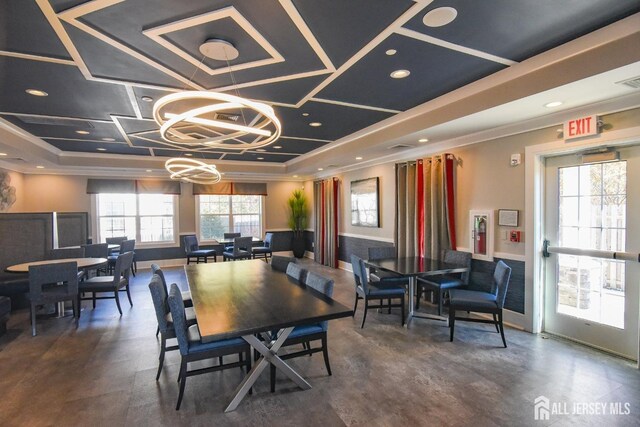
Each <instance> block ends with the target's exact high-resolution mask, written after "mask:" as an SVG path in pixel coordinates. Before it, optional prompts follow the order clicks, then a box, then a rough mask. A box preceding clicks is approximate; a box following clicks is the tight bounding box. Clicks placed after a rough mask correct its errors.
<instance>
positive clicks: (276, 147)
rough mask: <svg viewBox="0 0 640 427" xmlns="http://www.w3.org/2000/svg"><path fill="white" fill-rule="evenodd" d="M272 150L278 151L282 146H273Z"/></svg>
mask: <svg viewBox="0 0 640 427" xmlns="http://www.w3.org/2000/svg"><path fill="white" fill-rule="evenodd" d="M273 148H275V149H276V150H279V149H281V148H282V145H274V146H273Z"/></svg>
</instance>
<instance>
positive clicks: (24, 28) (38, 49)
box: [0, 0, 70, 59]
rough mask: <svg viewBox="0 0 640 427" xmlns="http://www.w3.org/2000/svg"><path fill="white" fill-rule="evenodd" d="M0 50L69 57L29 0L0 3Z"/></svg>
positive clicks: (34, 4) (9, 0)
mask: <svg viewBox="0 0 640 427" xmlns="http://www.w3.org/2000/svg"><path fill="white" fill-rule="evenodd" d="M0 50H6V51H10V52H18V53H26V54H31V55H42V56H48V57H52V58H58V59H69V58H70V56H69V53H68V52H67V50H66V49H65V48H64V46H63V44H62V43H61V42H60V40H59V39H58V37H57V36H56V34H55V32H54V31H53V29H52V28H51V25H49V22H47V19H46V18H45V17H44V15H43V14H42V11H41V10H40V8H39V7H38V6H37V5H36V3H35V2H33V1H25V0H4V1H1V2H0Z"/></svg>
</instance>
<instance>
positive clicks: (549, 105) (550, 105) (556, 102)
mask: <svg viewBox="0 0 640 427" xmlns="http://www.w3.org/2000/svg"><path fill="white" fill-rule="evenodd" d="M560 105H562V101H553V102H549V103H547V104H544V106H545V107H547V108H553V107H559V106H560Z"/></svg>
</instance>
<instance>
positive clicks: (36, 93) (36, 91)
mask: <svg viewBox="0 0 640 427" xmlns="http://www.w3.org/2000/svg"><path fill="white" fill-rule="evenodd" d="M25 92H27V93H28V94H29V95H33V96H49V94H48V93H47V92H45V91H43V90H40V89H27V90H25Z"/></svg>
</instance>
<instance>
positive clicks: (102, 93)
mask: <svg viewBox="0 0 640 427" xmlns="http://www.w3.org/2000/svg"><path fill="white" fill-rule="evenodd" d="M639 11H640V0H624V1H622V0H558V1H531V0H483V1H468V0H467V1H464V0H433V1H429V0H423V1H410V0H350V1H344V0H322V1H317V0H238V1H230V0H226V1H220V0H188V1H187V0H185V1H175V0H126V1H125V0H92V1H79V0H5V1H2V2H0V126H2V127H4V128H5V129H9V130H11V131H13V132H14V133H15V131H16V130H18V131H20V132H19V133H20V135H21V136H22V137H23V138H25V141H29V143H31V144H34V145H35V146H37V147H38V149H39V150H40V151H41V152H42V153H44V152H45V151H46V152H48V153H50V155H46V153H44V154H42V156H43V158H47V159H48V160H49V161H50V162H53V163H57V164H59V165H64V164H65V163H66V164H75V165H85V166H86V167H88V168H90V167H92V165H96V164H98V163H100V164H101V165H102V166H104V165H105V164H108V162H106V163H105V162H99V160H100V159H108V160H110V161H112V162H113V165H114V167H115V166H118V167H124V166H123V165H125V163H126V162H128V163H126V165H127V166H126V167H133V166H135V164H136V162H138V164H139V165H140V167H142V168H144V167H148V165H150V164H154V162H155V163H159V162H161V161H164V160H166V158H168V157H172V156H179V155H184V154H185V153H186V152H187V151H185V150H178V149H176V147H175V146H172V145H171V144H168V143H167V142H166V141H164V140H163V139H162V138H161V137H160V134H159V132H158V126H157V124H156V123H155V122H154V121H153V120H152V114H151V111H152V107H153V103H154V102H155V101H156V100H157V99H159V98H160V97H162V96H164V95H166V94H169V93H172V92H176V91H183V90H216V91H221V92H226V93H230V94H234V95H240V96H242V97H246V98H251V99H254V100H259V101H263V102H266V103H268V104H270V105H272V106H273V107H274V109H275V111H276V114H277V116H278V117H279V119H280V121H281V122H282V125H283V132H282V137H281V138H280V139H279V140H278V141H276V142H275V143H273V144H271V145H270V146H268V147H265V148H264V149H261V150H245V151H238V150H224V149H219V148H216V149H205V150H197V151H193V152H191V153H189V154H191V155H192V156H194V157H200V158H205V159H212V160H215V161H216V164H218V165H219V168H220V167H221V166H220V165H225V164H228V165H235V168H236V170H241V169H242V166H238V165H239V164H240V165H241V164H242V163H238V162H244V163H245V164H246V165H247V168H254V169H255V171H257V172H259V171H260V170H263V171H264V170H266V169H265V168H268V167H269V166H270V165H272V166H273V165H277V166H278V167H279V169H278V170H280V171H282V170H283V167H284V168H287V166H289V165H293V164H298V163H300V162H301V161H303V160H307V161H311V162H312V161H313V160H312V159H313V156H314V155H315V153H318V152H324V151H325V150H323V149H330V148H331V147H333V146H335V145H336V141H337V142H338V143H339V142H340V141H342V140H345V139H348V138H350V137H353V136H354V135H357V134H358V133H362V132H363V131H366V130H367V129H369V128H371V127H372V126H374V125H376V124H380V123H381V122H382V123H390V122H393V121H394V120H396V119H402V118H403V117H404V115H405V114H406V112H407V111H408V110H411V109H415V107H418V106H420V105H424V104H425V103H429V102H431V101H434V100H438V99H439V98H440V97H443V96H444V95H446V94H449V93H451V92H454V91H456V90H459V89H460V88H462V87H465V86H467V85H469V84H473V83H474V82H478V81H480V80H482V79H484V78H486V77H487V76H492V75H499V74H496V73H500V72H503V73H504V72H505V70H508V69H510V68H513V67H517V66H518V65H519V64H522V63H523V62H525V61H527V60H530V59H531V58H534V57H536V55H540V54H542V53H544V52H547V51H549V50H550V49H553V48H556V47H558V46H561V45H563V44H565V43H567V42H569V41H571V40H574V39H576V38H579V37H581V36H584V35H585V34H588V33H591V32H593V31H595V30H598V29H600V28H603V27H605V26H607V25H609V24H612V23H615V22H617V21H620V20H622V19H624V18H626V17H629V16H630V15H633V14H636V13H638V12H639ZM208 39H222V40H225V41H227V42H229V43H231V44H232V45H233V46H234V47H235V48H236V49H237V50H238V52H239V56H238V58H236V59H233V60H230V61H216V60H213V59H209V58H204V57H203V56H202V54H201V53H200V52H199V46H200V45H201V44H202V43H203V42H205V41H206V40H208ZM635 49H637V46H636V47H635ZM398 72H399V73H398ZM394 73H395V74H394ZM398 74H399V75H400V76H403V77H402V78H394V76H395V77H398ZM29 89H35V90H37V91H42V92H44V93H46V95H47V96H35V95H32V94H29V93H27V92H26V91H27V90H29ZM41 95H42V94H41ZM312 123H316V124H318V123H319V124H320V125H319V126H310V124H312ZM22 131H24V132H22ZM188 131H189V132H191V133H193V134H198V133H201V132H203V131H202V130H201V129H198V127H197V126H193V129H189V130H188ZM25 132H26V133H25ZM2 143H3V141H2V140H0V148H2ZM371 148H373V147H371ZM9 149H12V150H13V151H15V152H16V153H17V154H15V155H14V157H16V158H17V157H20V153H18V151H19V150H18V149H17V148H16V146H15V144H14V146H13V148H12V147H9ZM43 150H44V151H43ZM118 155H123V156H127V157H123V156H118ZM72 159H76V160H72ZM77 159H81V160H77ZM0 160H2V159H1V158H0ZM5 160H6V159H5ZM125 160H126V162H125ZM261 163H264V167H263V169H260V168H261V166H260V164H261ZM222 169H224V168H222Z"/></svg>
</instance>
